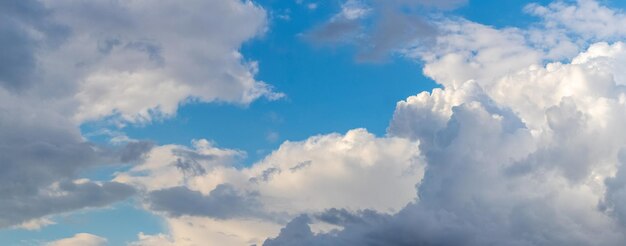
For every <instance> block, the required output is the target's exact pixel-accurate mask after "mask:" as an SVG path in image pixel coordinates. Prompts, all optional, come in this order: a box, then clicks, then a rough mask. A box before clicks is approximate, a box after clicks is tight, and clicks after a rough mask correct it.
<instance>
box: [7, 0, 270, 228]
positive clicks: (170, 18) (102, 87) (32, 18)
mask: <svg viewBox="0 0 626 246" xmlns="http://www.w3.org/2000/svg"><path fill="white" fill-rule="evenodd" d="M265 22H266V16H265V11H264V10H263V9H262V8H260V7H259V6H257V5H255V4H253V3H252V2H249V1H246V2H242V1H238V0H232V1H210V2H207V1H193V2H185V3H184V4H183V3H181V2H178V1H164V2H161V3H160V4H153V3H152V2H150V1H132V2H127V1H74V0H67V1H65V0H63V1H47V0H42V1H37V0H24V1H21V0H19V1H17V0H16V1H13V0H9V1H3V2H2V3H0V45H2V47H3V48H2V49H1V50H0V57H2V59H0V197H2V198H3V199H2V200H0V210H1V211H0V227H3V228H6V227H16V226H17V227H22V228H34V229H36V228H39V227H41V226H44V225H46V224H51V223H53V222H50V220H49V218H48V217H46V216H50V215H54V214H58V213H65V212H71V211H73V210H76V209H82V208H87V207H101V206H107V205H110V204H111V203H114V202H117V201H121V200H123V199H126V198H128V197H129V196H131V195H133V194H135V191H136V188H135V187H132V186H130V185H128V184H123V183H120V182H113V181H93V180H87V179H81V177H80V174H81V173H82V172H84V171H85V170H87V169H89V168H94V167H101V166H104V165H120V164H124V165H128V164H134V163H137V162H141V161H142V159H143V158H144V157H145V156H144V154H145V153H146V152H148V151H150V150H151V148H152V147H153V144H152V143H151V142H147V141H137V140H130V139H125V140H123V141H121V142H119V141H118V142H112V144H107V143H103V144H96V143H93V142H90V141H88V140H86V139H85V138H84V136H82V135H81V132H80V125H81V124H82V123H85V122H86V121H92V120H101V119H103V118H107V117H108V118H114V119H116V121H118V122H122V123H128V122H130V123H146V122H150V121H151V120H153V119H154V118H158V117H165V116H169V115H173V114H175V113H176V110H177V107H178V105H180V104H182V103H186V102H189V101H200V102H212V101H223V102H229V103H234V104H243V105H245V104H248V103H250V102H252V101H254V100H256V99H258V98H260V97H267V98H270V99H276V98H278V97H280V96H281V95H282V94H280V93H275V92H273V91H272V89H271V87H270V86H269V85H268V84H266V83H264V82H262V81H257V80H256V79H255V78H254V76H255V73H256V70H257V66H256V63H255V62H254V61H249V60H246V59H245V58H244V57H242V55H241V54H240V53H239V52H238V49H239V47H240V45H241V44H242V43H243V42H245V41H246V40H249V39H251V38H253V37H255V36H256V35H258V34H261V33H263V31H264V30H265V26H266V23H265ZM183 164H184V163H183ZM181 168H184V166H182V167H181Z"/></svg>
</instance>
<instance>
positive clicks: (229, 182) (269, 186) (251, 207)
mask: <svg viewBox="0 0 626 246" xmlns="http://www.w3.org/2000/svg"><path fill="white" fill-rule="evenodd" d="M198 142H200V143H203V142H204V141H196V144H195V146H194V149H189V148H185V147H182V146H161V147H157V148H154V149H153V150H152V152H151V153H150V154H149V156H150V157H149V158H147V159H146V161H145V162H144V163H143V164H142V165H139V166H137V167H135V168H133V169H131V170H130V171H129V172H126V173H120V174H119V175H118V176H117V178H116V179H115V180H116V181H118V182H124V183H127V184H133V185H135V186H136V187H138V189H139V190H143V191H144V192H145V195H146V208H147V209H149V210H152V211H155V212H158V213H159V214H162V215H164V217H165V219H166V221H167V223H168V225H169V227H170V235H171V238H162V239H159V240H165V241H164V242H170V243H176V242H181V240H184V238H190V240H192V241H193V242H195V243H203V242H212V243H219V244H234V245H239V244H260V243H262V242H263V241H264V240H265V238H267V237H268V236H273V235H277V233H278V232H279V229H280V228H281V227H282V226H284V224H286V223H287V222H288V221H289V220H290V219H291V218H294V217H297V216H298V215H300V214H302V213H317V212H322V211H325V210H327V209H331V208H343V209H347V210H350V211H353V210H354V211H356V210H363V209H371V210H374V211H379V212H380V213H393V212H397V211H398V210H399V209H401V208H402V207H404V206H405V205H406V204H407V203H409V202H411V201H413V200H414V199H415V197H416V194H415V185H416V184H417V183H418V182H419V180H420V178H421V175H422V172H423V169H422V166H421V165H420V164H419V151H418V144H417V143H412V142H410V141H408V140H404V139H399V138H377V137H375V136H374V135H372V134H371V133H368V132H367V131H366V130H364V129H355V130H352V131H349V132H347V133H346V134H336V133H335V134H328V135H320V136H314V137H311V138H309V139H307V140H305V141H302V142H285V143H283V144H282V145H281V146H280V147H279V149H278V150H276V151H274V152H273V153H272V154H270V155H268V156H267V157H265V158H264V159H263V160H262V161H260V162H258V163H256V164H254V165H252V166H251V167H246V168H236V166H234V165H233V164H228V163H229V161H231V160H232V158H233V157H234V156H236V155H237V153H238V152H237V151H232V150H225V149H219V148H216V147H214V146H210V145H198V144H197V143H198ZM183 152H184V153H195V154H194V155H197V156H207V155H208V153H213V157H212V158H195V159H194V160H195V161H192V162H193V163H194V164H193V165H195V166H196V169H200V168H201V169H202V170H205V171H203V172H190V171H187V170H186V169H181V168H179V167H177V166H180V165H179V163H180V162H179V161H178V160H179V158H181V157H180V153H183ZM187 156H192V155H191V154H187ZM165 173H167V175H164V174H165ZM389 191H393V192H389ZM371 197H378V199H371ZM163 212H164V213H163ZM189 222H191V223H189ZM315 228H316V229H319V230H320V231H323V230H327V229H328V223H322V222H321V223H319V224H318V225H315ZM145 240H156V239H155V237H145ZM138 243H140V242H138Z"/></svg>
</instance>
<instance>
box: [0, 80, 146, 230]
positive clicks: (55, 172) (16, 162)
mask: <svg viewBox="0 0 626 246" xmlns="http://www.w3.org/2000/svg"><path fill="white" fill-rule="evenodd" d="M0 94H1V95H2V96H0V197H2V198H3V199H1V200H0V227H6V226H10V225H15V224H19V223H22V222H24V221H27V220H30V219H35V218H38V217H41V216H45V215H49V214H54V213H59V212H67V211H71V210H73V209H80V208H83V207H94V206H103V205H106V204H109V203H111V202H115V201H119V200H121V199H124V198H126V197H128V196H129V195H131V194H132V193H133V189H132V188H131V187H129V186H126V185H123V184H119V183H109V182H106V183H104V184H101V185H100V184H96V183H93V182H87V183H80V184H72V183H71V180H73V179H75V178H77V177H78V174H79V172H80V171H83V170H85V169H87V168H90V167H96V166H101V165H111V164H119V163H130V162H135V161H138V160H141V159H142V157H143V156H144V155H145V153H146V152H147V151H149V150H150V148H151V146H152V145H151V143H148V142H135V143H130V144H128V145H125V146H121V147H119V148H113V147H107V146H99V145H96V144H94V143H90V142H88V141H85V140H84V139H83V138H82V136H81V134H80V132H79V129H78V128H77V127H75V126H74V125H73V124H72V123H71V122H70V121H68V120H67V119H66V118H65V117H64V116H62V115H59V114H58V113H55V112H52V111H48V110H46V109H45V108H41V107H38V105H32V102H31V101H28V100H24V99H23V98H18V97H15V96H12V95H10V94H8V92H6V91H4V90H0ZM55 185H59V187H56V186H55ZM57 193H58V194H57Z"/></svg>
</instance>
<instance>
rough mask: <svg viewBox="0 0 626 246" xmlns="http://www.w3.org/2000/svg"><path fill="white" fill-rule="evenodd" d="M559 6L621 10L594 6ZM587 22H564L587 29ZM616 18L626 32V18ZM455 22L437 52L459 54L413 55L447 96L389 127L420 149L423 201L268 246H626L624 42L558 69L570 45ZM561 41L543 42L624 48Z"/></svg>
mask: <svg viewBox="0 0 626 246" xmlns="http://www.w3.org/2000/svg"><path fill="white" fill-rule="evenodd" d="M532 8H543V7H539V6H537V5H531V6H529V7H528V8H527V9H532ZM547 8H549V9H552V11H556V12H558V11H561V12H562V13H569V11H574V10H576V11H578V12H580V13H596V12H597V11H599V10H602V11H601V13H615V12H607V11H608V9H607V8H606V7H603V6H600V5H598V4H597V3H596V2H592V1H579V2H578V3H577V4H575V5H569V4H566V3H563V2H558V3H555V4H552V5H550V6H548V7H547ZM559 16H560V15H559ZM584 17H585V16H576V19H570V18H563V19H558V18H557V19H556V20H557V21H559V22H560V24H559V25H558V26H559V28H568V26H570V25H573V26H578V27H582V26H581V25H578V24H576V22H577V21H584ZM590 18H591V19H589V21H590V22H595V21H597V19H594V18H595V17H594V16H590ZM602 18H608V19H607V20H605V23H606V24H607V25H616V26H618V25H619V24H618V23H620V22H619V19H620V18H621V17H620V15H619V14H615V15H605V16H603V17H602ZM547 19H548V20H547V21H546V22H547V23H548V24H550V21H554V20H555V18H552V17H549V18H547ZM446 23H447V24H446ZM443 25H444V28H447V30H448V32H449V34H448V35H447V36H446V35H444V36H441V37H439V38H438V42H439V43H438V44H437V45H441V47H447V49H435V50H434V51H432V52H428V51H426V52H424V51H421V50H418V51H415V50H413V51H415V52H416V53H417V54H419V55H417V56H416V57H418V58H421V59H423V60H424V61H426V65H425V69H424V72H425V74H426V75H428V76H430V77H431V78H433V79H434V80H436V81H437V82H439V83H441V84H442V86H443V88H442V89H435V90H434V91H432V92H430V93H429V92H423V93H420V94H418V95H416V96H412V97H409V98H408V99H407V100H405V101H402V102H399V103H398V105H397V108H396V113H395V115H394V118H393V120H392V122H391V123H390V128H389V134H390V135H391V136H396V137H404V138H408V139H413V140H415V141H419V142H420V151H421V153H422V154H423V157H424V160H425V164H426V168H425V173H424V178H423V179H422V180H421V182H420V183H419V185H418V187H417V194H418V198H419V199H418V200H417V201H416V202H414V203H411V204H409V205H408V206H406V207H404V208H403V209H402V210H401V211H400V212H399V213H397V214H394V215H392V216H389V215H385V214H377V213H363V212H350V213H348V215H343V217H346V218H350V219H348V220H336V221H338V222H336V223H335V224H336V225H337V226H339V227H341V229H339V230H335V231H331V232H328V233H321V234H316V233H312V231H311V230H310V229H309V226H310V224H312V222H313V221H315V220H316V219H317V217H316V216H315V215H314V214H313V215H305V216H302V217H298V218H296V219H294V220H292V221H291V222H290V223H289V224H288V225H287V226H286V227H285V228H283V229H282V230H281V234H280V236H278V237H276V238H274V239H268V240H267V241H265V245H289V244H293V243H295V242H298V244H299V245H359V244H364V245H621V244H623V242H624V241H625V240H626V235H625V234H624V230H623V228H624V227H623V213H622V209H621V207H623V204H622V202H623V195H622V194H623V187H624V185H623V170H622V167H623V165H622V163H623V153H624V147H625V146H626V142H625V141H624V139H626V138H624V137H625V136H624V133H625V132H624V130H623V125H624V123H625V122H626V118H625V115H626V111H625V110H626V107H625V106H626V101H625V99H626V87H625V86H624V84H623V82H622V75H621V71H620V69H615V67H620V66H621V64H622V63H621V62H620V61H621V59H623V57H624V54H623V53H622V52H623V50H624V44H623V43H621V42H615V43H612V44H609V43H604V42H599V43H594V44H591V45H590V46H589V47H588V48H585V49H584V50H583V51H582V52H580V53H579V54H577V55H572V56H570V57H568V58H567V60H568V62H545V61H547V60H550V58H551V57H553V55H554V54H555V53H554V51H555V50H556V49H559V48H561V47H558V46H559V45H555V46H550V43H548V44H547V45H541V44H539V43H536V40H538V39H537V35H538V34H539V32H541V31H542V30H539V29H529V30H520V29H500V30H499V29H493V28H491V27H487V26H482V25H479V24H475V23H470V22H467V21H461V22H456V23H455V22H452V23H450V22H444V24H443ZM548 26H551V24H550V25H548ZM613 27H615V26H613ZM444 30H445V29H444ZM554 30H555V29H550V28H548V29H544V30H543V32H546V34H545V35H544V36H543V37H544V38H545V37H551V38H556V39H555V40H557V41H556V42H554V43H552V44H559V43H561V44H567V45H568V46H569V47H584V46H586V45H585V44H584V43H580V42H578V41H576V40H590V38H607V39H613V38H615V39H618V38H620V37H621V36H620V35H621V34H620V32H619V31H611V30H617V29H611V28H609V29H608V32H603V33H601V34H597V35H596V36H594V37H589V36H586V34H583V33H582V32H580V33H578V30H576V29H574V30H571V32H570V33H569V35H560V34H559V33H556V34H555V33H553V31H554ZM603 31H606V29H605V30H603ZM572 33H574V34H577V36H570V35H572ZM592 40H593V39H591V41H592ZM560 54H561V55H564V56H565V55H566V54H568V52H562V53H560ZM562 59H563V58H562ZM450 71H454V72H450ZM328 213H331V214H333V213H336V212H333V211H329V212H328Z"/></svg>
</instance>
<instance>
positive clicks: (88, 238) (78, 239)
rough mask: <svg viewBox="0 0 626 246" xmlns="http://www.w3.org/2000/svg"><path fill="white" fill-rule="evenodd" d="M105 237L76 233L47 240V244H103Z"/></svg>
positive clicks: (70, 245)
mask: <svg viewBox="0 0 626 246" xmlns="http://www.w3.org/2000/svg"><path fill="white" fill-rule="evenodd" d="M106 243H107V239H106V238H103V237H99V236H96V235H93V234H89V233H78V234H76V235H74V236H72V237H69V238H64V239H59V240H56V241H53V242H49V243H47V244H46V245H47V246H104V245H106Z"/></svg>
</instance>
